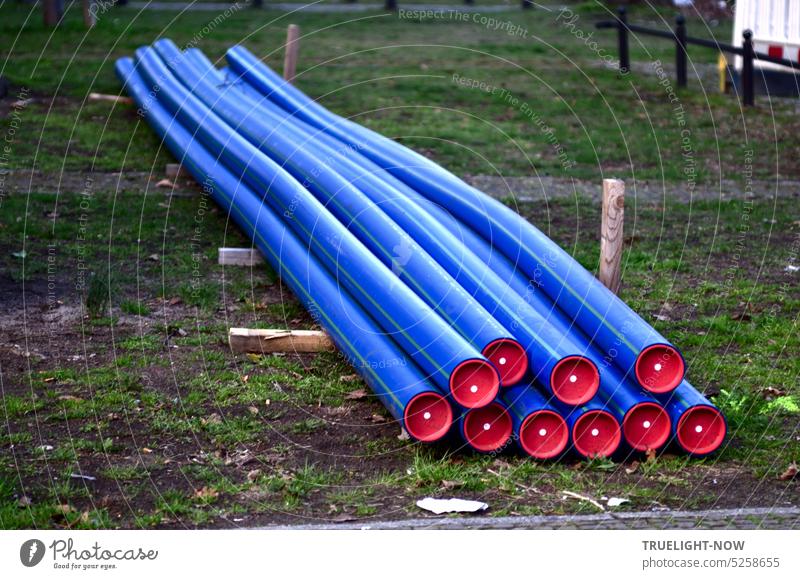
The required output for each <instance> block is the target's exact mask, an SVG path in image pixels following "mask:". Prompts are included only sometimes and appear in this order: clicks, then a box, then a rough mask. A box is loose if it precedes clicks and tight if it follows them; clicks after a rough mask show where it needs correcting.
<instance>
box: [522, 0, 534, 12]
mask: <svg viewBox="0 0 800 579" xmlns="http://www.w3.org/2000/svg"><path fill="white" fill-rule="evenodd" d="M530 8H533V2H532V1H531V0H522V9H523V10H529V9H530Z"/></svg>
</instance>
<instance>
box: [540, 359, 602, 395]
mask: <svg viewBox="0 0 800 579" xmlns="http://www.w3.org/2000/svg"><path fill="white" fill-rule="evenodd" d="M550 386H551V387H552V388H553V394H555V396H556V398H558V399H559V400H561V402H563V403H564V404H571V405H572V406H579V405H581V404H584V403H586V402H588V401H589V400H591V399H592V398H593V397H594V395H595V394H597V389H598V388H599V387H600V373H599V372H598V371H597V366H595V365H594V364H593V363H592V362H591V361H590V360H589V359H588V358H584V357H583V356H567V357H566V358H564V359H563V360H561V361H560V362H559V363H558V364H556V367H555V368H553V374H552V375H551V376H550Z"/></svg>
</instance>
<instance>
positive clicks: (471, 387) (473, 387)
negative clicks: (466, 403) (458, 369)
mask: <svg viewBox="0 0 800 579" xmlns="http://www.w3.org/2000/svg"><path fill="white" fill-rule="evenodd" d="M469 391H470V392H472V393H473V394H475V393H476V392H477V391H478V387H477V386H475V384H473V385H472V386H470V387H469Z"/></svg>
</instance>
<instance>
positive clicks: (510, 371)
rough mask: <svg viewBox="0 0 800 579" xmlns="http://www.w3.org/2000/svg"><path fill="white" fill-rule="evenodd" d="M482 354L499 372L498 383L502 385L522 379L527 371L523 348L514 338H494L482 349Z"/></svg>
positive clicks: (512, 383) (510, 384)
mask: <svg viewBox="0 0 800 579" xmlns="http://www.w3.org/2000/svg"><path fill="white" fill-rule="evenodd" d="M483 355H484V356H486V358H487V359H488V360H489V361H490V362H491V363H492V364H494V367H495V368H496V369H497V371H498V372H499V373H500V383H501V384H502V385H503V386H513V385H514V384H516V383H517V382H519V381H520V380H522V378H524V377H525V373H526V372H527V371H528V356H527V355H526V354H525V348H523V347H522V345H521V344H520V343H519V342H517V341H515V340H508V339H505V338H502V339H500V340H495V341H494V342H492V343H491V344H489V345H488V346H486V347H485V348H484V349H483Z"/></svg>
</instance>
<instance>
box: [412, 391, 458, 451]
mask: <svg viewBox="0 0 800 579" xmlns="http://www.w3.org/2000/svg"><path fill="white" fill-rule="evenodd" d="M403 421H404V422H405V427H406V430H407V431H408V434H409V435H410V436H412V437H413V438H415V439H416V440H420V441H422V442H433V441H434V440H439V439H440V438H442V437H443V436H444V435H445V434H447V431H448V430H450V425H451V424H453V409H452V408H451V407H450V403H449V402H448V401H447V400H445V399H444V397H443V396H441V395H439V394H436V393H434V392H423V393H422V394H417V395H416V396H414V398H412V399H411V400H410V401H409V402H408V404H406V409H405V411H404V412H403Z"/></svg>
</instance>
